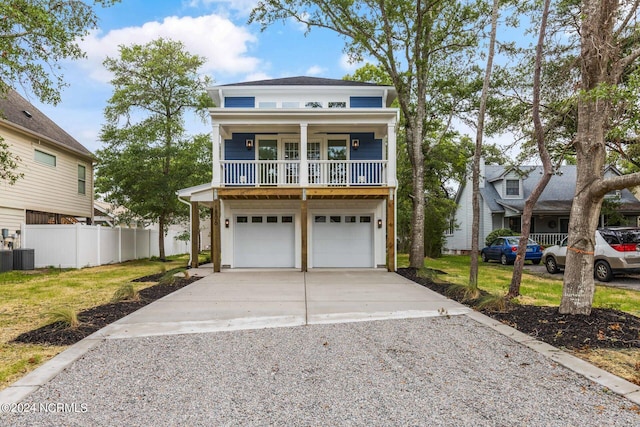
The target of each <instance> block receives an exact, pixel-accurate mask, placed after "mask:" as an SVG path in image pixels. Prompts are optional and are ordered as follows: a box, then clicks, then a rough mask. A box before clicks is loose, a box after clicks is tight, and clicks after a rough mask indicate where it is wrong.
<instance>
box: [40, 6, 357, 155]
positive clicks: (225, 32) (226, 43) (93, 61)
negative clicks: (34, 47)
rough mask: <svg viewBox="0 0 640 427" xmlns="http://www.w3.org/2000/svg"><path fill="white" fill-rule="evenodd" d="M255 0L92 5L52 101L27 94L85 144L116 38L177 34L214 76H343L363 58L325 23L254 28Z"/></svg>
mask: <svg viewBox="0 0 640 427" xmlns="http://www.w3.org/2000/svg"><path fill="white" fill-rule="evenodd" d="M256 3H257V0H230V1H224V0H182V1H181V0H123V1H122V2H121V3H118V4H116V5H114V6H111V7H109V8H101V7H98V8H97V9H96V11H97V14H98V16H99V18H100V21H99V23H98V25H99V29H98V30H97V31H94V32H92V33H91V35H89V36H88V37H86V38H85V40H83V41H82V42H81V43H80V45H81V46H82V48H83V50H84V51H85V52H86V53H87V58H86V59H85V60H81V61H73V62H71V61H68V62H65V63H63V64H62V65H63V68H64V71H63V74H64V79H65V81H66V82H67V83H68V85H69V86H68V87H67V88H65V89H64V90H63V92H62V102H61V103H60V104H58V105H57V106H55V107H54V106H51V105H43V104H40V103H38V102H37V101H35V100H34V99H33V97H30V101H31V102H32V103H33V104H34V105H36V106H37V107H38V108H39V109H41V110H42V111H43V112H44V113H45V114H46V115H47V116H49V117H50V118H51V119H52V120H53V121H55V122H56V123H57V124H58V125H60V126H61V127H62V128H63V129H64V130H66V131H67V132H68V133H69V134H71V135H72V136H73V137H74V138H76V139H77V140H78V141H79V142H80V143H82V144H83V145H84V146H85V147H87V148H88V149H89V150H90V151H92V152H95V151H96V150H97V149H99V148H101V145H102V144H101V142H100V141H99V140H98V134H99V132H100V128H101V125H102V124H103V122H104V119H103V110H104V107H105V105H106V101H107V99H108V98H109V97H110V96H111V93H112V87H111V85H110V84H109V79H110V76H109V74H108V73H107V72H106V70H105V69H104V67H103V66H102V62H103V61H104V59H105V58H106V57H107V56H109V57H117V55H118V46H119V45H122V44H124V45H129V44H134V43H137V44H144V43H147V42H149V41H151V40H154V39H156V38H158V37H165V38H172V39H176V40H181V41H182V42H183V43H184V44H185V45H186V48H187V50H188V51H189V52H191V53H193V54H198V55H200V56H203V57H205V58H207V59H208V61H207V63H206V64H205V66H204V67H203V68H202V72H203V74H207V75H209V76H211V77H212V78H213V79H214V81H215V84H225V83H234V82H241V81H251V80H260V79H268V78H279V77H287V76H299V75H307V76H318V77H327V78H338V79H339V78H342V77H343V76H344V75H345V74H348V73H353V71H354V70H355V69H357V68H358V67H359V66H360V65H362V64H349V63H348V61H347V58H346V56H345V55H344V53H343V51H342V50H343V47H344V41H343V39H341V38H340V37H339V36H337V35H336V34H334V33H332V32H330V31H327V30H318V29H314V30H313V31H311V33H310V34H308V35H307V36H306V37H305V35H304V32H305V29H304V28H303V27H301V26H300V25H299V24H297V23H295V22H288V23H286V24H280V23H278V24H274V25H272V26H271V27H269V28H268V29H267V30H266V31H265V32H260V28H259V26H258V25H256V24H252V25H248V24H247V20H248V17H249V12H250V11H251V8H252V7H253V6H254V5H255V4H256ZM187 127H188V131H189V132H190V133H197V132H208V131H209V126H208V124H203V123H201V121H200V120H198V119H196V118H195V117H190V118H188V120H187Z"/></svg>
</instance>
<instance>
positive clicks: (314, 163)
mask: <svg viewBox="0 0 640 427" xmlns="http://www.w3.org/2000/svg"><path fill="white" fill-rule="evenodd" d="M305 164H306V170H304V169H303V168H304V167H305V166H304V165H305ZM220 168H221V173H220V177H221V183H220V184H221V186H224V187H301V186H305V187H307V186H308V187H355V186H360V187H362V186H386V185H388V165H387V160H343V161H340V160H307V161H306V162H304V164H303V162H301V161H300V160H252V161H245V160H221V161H220ZM305 172H306V173H305Z"/></svg>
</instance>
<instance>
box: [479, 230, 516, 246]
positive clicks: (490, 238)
mask: <svg viewBox="0 0 640 427" xmlns="http://www.w3.org/2000/svg"><path fill="white" fill-rule="evenodd" d="M517 234H518V233H516V232H514V231H513V230H511V229H509V228H498V229H497V230H493V231H492V232H491V233H489V234H488V235H487V238H486V239H485V240H484V245H485V246H489V245H490V244H491V242H493V240H494V239H495V238H496V237H502V236H514V235H517Z"/></svg>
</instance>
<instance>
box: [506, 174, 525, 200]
mask: <svg viewBox="0 0 640 427" xmlns="http://www.w3.org/2000/svg"><path fill="white" fill-rule="evenodd" d="M509 181H517V182H518V194H507V183H508V182H509ZM504 198H505V199H521V198H522V180H521V179H517V178H516V179H513V178H505V180H504Z"/></svg>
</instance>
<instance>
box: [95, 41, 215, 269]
mask: <svg viewBox="0 0 640 427" xmlns="http://www.w3.org/2000/svg"><path fill="white" fill-rule="evenodd" d="M203 63H204V58H202V57H200V56H197V55H191V54H190V53H188V52H186V51H185V50H184V45H183V44H182V43H181V42H177V41H172V40H166V39H157V40H154V41H152V42H150V43H147V44H145V45H132V46H120V57H119V58H107V59H106V60H105V62H104V64H105V66H106V68H107V69H108V70H109V71H110V72H111V73H113V76H114V77H113V79H112V80H111V83H112V84H113V86H114V92H113V95H112V96H111V98H110V99H109V101H108V105H107V107H106V109H105V119H106V124H105V125H103V127H102V131H101V134H100V139H101V140H102V142H103V143H104V148H102V149H101V150H99V151H98V152H97V156H98V166H97V178H96V188H97V190H98V191H99V192H101V193H103V194H104V195H105V199H106V200H107V201H108V202H110V203H114V204H116V205H120V206H124V207H126V208H127V209H128V210H129V211H130V212H131V213H132V214H133V215H136V216H138V217H141V218H144V219H145V220H146V221H148V222H157V223H158V224H159V228H160V233H159V235H160V238H159V241H158V245H159V251H160V258H161V259H164V257H165V252H164V235H165V232H166V230H167V227H168V226H169V225H170V224H173V223H175V222H176V221H177V220H178V219H180V218H183V217H184V216H185V215H186V213H187V212H186V206H185V205H184V204H183V203H180V201H179V200H178V199H177V197H176V191H177V190H179V189H180V188H185V187H189V186H192V185H196V184H199V183H202V182H206V181H207V180H210V179H211V142H210V140H209V138H208V136H206V135H196V136H194V137H188V136H187V135H186V132H185V129H184V115H185V114H186V113H187V112H188V111H192V112H194V113H198V114H200V115H201V117H202V118H203V119H204V118H205V114H206V107H208V106H209V105H210V104H211V101H210V98H209V97H208V96H207V93H206V90H205V89H206V86H207V85H208V84H209V79H208V78H203V77H201V76H200V75H199V74H198V70H199V69H200V67H201V66H202V64H203Z"/></svg>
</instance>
